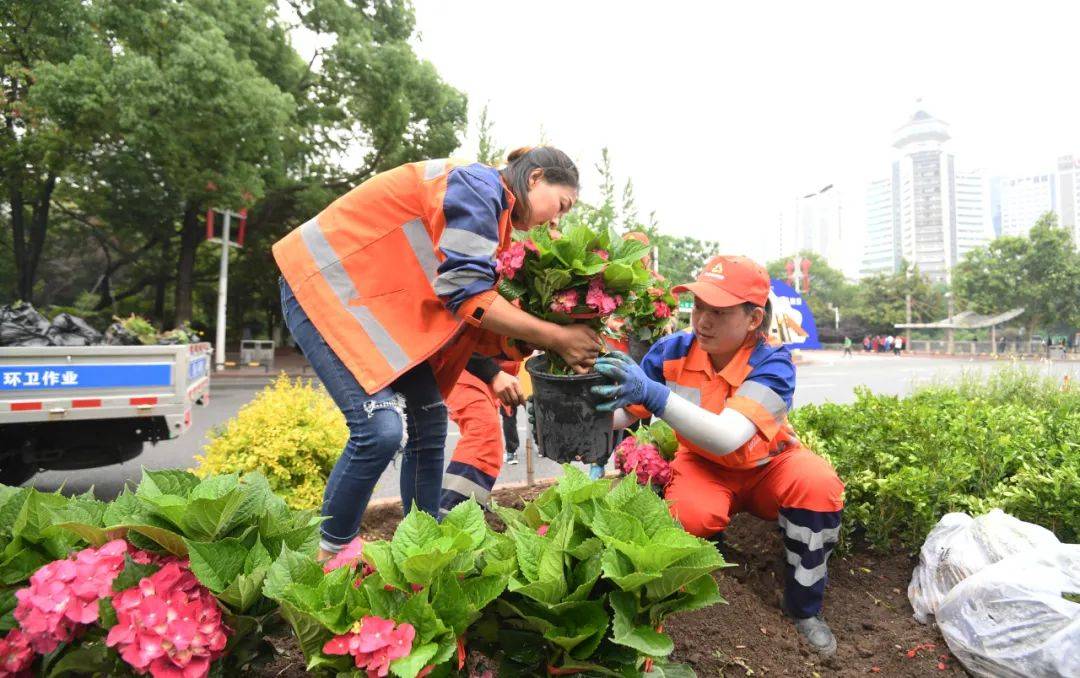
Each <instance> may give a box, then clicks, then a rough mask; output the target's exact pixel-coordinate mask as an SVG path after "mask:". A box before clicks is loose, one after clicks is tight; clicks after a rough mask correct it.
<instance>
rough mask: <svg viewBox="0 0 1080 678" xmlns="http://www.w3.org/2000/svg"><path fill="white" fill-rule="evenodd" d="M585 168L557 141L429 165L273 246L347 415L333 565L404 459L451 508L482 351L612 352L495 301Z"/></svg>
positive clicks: (350, 199) (294, 310)
mask: <svg viewBox="0 0 1080 678" xmlns="http://www.w3.org/2000/svg"><path fill="white" fill-rule="evenodd" d="M577 194H578V170H577V167H576V166H575V165H574V163H573V162H572V161H571V160H570V158H569V157H567V156H566V154H564V153H563V152H561V151H559V150H557V149H554V148H551V147H538V148H532V149H519V150H517V151H514V152H513V153H511V154H510V156H509V158H508V164H507V166H506V167H505V168H503V169H501V170H500V169H494V168H492V167H488V166H486V165H482V164H477V163H474V164H467V163H461V162H456V161H453V160H428V161H424V162H415V163H409V164H406V165H402V166H401V167H398V168H396V169H392V170H389V171H387V172H383V173H381V174H378V175H376V176H374V177H372V178H371V179H368V180H367V181H365V182H364V183H362V184H360V185H359V186H357V187H356V188H354V189H352V190H351V191H349V192H348V193H346V194H345V195H343V196H342V197H340V198H338V199H337V200H335V201H334V202H333V203H331V204H330V205H329V206H328V207H327V208H326V209H324V210H323V211H322V212H321V213H319V215H318V216H316V217H315V218H313V219H311V220H310V221H308V222H307V223H305V224H303V225H302V226H300V227H299V228H297V229H295V230H293V231H292V232H291V233H289V234H288V235H286V236H285V237H284V238H282V239H281V240H280V241H279V242H277V243H276V244H275V245H274V259H275V260H276V261H277V264H278V267H279V268H280V269H281V275H282V279H281V300H282V309H283V312H284V317H285V324H286V325H287V326H288V328H289V331H290V332H291V333H292V335H293V338H294V339H295V340H296V343H297V345H298V346H299V347H300V349H301V350H302V351H303V352H304V355H305V356H306V357H307V359H308V361H309V362H310V363H311V365H312V368H314V370H315V373H316V374H317V375H318V377H319V379H320V380H321V381H322V383H323V385H324V386H325V387H326V390H327V391H328V392H329V394H330V395H331V397H332V398H333V399H334V402H335V403H336V404H337V406H338V407H339V408H341V411H342V413H343V414H344V415H345V421H346V423H347V424H348V427H349V439H348V442H346V444H345V449H344V451H343V452H342V455H341V458H340V459H339V460H338V462H337V464H336V465H335V466H334V469H333V471H332V472H331V474H330V477H329V479H328V480H327V484H326V491H325V493H324V495H323V505H322V515H323V517H324V518H326V520H325V521H324V522H323V524H322V528H321V529H322V539H321V542H320V548H321V554H320V555H321V556H322V557H326V556H327V555H329V554H330V553H334V552H336V551H338V550H340V549H341V548H342V547H343V546H344V545H346V544H348V543H349V542H350V541H351V540H352V539H353V538H355V537H356V535H357V533H358V532H359V530H360V519H361V517H362V516H363V514H364V510H365V508H366V507H367V503H368V500H369V499H370V497H371V493H372V490H373V489H374V487H375V483H376V482H377V481H378V479H379V477H380V476H381V475H382V473H383V471H384V470H385V469H386V467H387V465H388V464H389V463H390V460H391V459H392V458H393V457H394V454H395V453H396V452H397V451H398V450H402V449H404V458H403V461H402V465H401V499H402V503H403V506H404V508H405V510H406V511H408V510H409V508H410V507H411V506H412V505H413V503H414V502H415V504H416V506H418V507H419V508H420V509H422V510H424V511H426V512H428V513H430V514H432V515H436V514H437V512H438V509H439V496H440V488H441V486H442V473H443V449H444V447H445V443H446V430H447V414H446V406H445V405H444V402H443V398H444V397H445V396H446V395H447V394H448V393H449V392H450V390H451V388H452V387H453V385H454V383H455V382H456V381H457V379H458V375H459V374H460V372H461V370H462V368H463V367H464V366H465V363H466V362H467V361H468V359H469V357H470V356H471V355H472V354H473V352H474V351H479V352H484V353H489V354H496V353H498V352H499V349H500V343H499V342H498V340H497V339H498V336H499V335H501V336H503V337H512V338H514V339H519V340H521V341H523V342H525V343H527V344H532V345H534V346H538V347H541V348H546V349H550V350H553V351H555V352H557V353H558V354H559V355H561V356H562V357H563V358H565V359H566V361H567V363H568V364H570V365H571V366H572V367H574V369H576V370H577V371H579V372H584V371H587V370H588V369H589V368H590V367H591V366H592V364H593V362H594V361H595V359H596V357H597V355H598V353H599V348H600V342H599V337H598V336H597V334H596V333H595V332H594V331H593V330H591V329H589V328H587V327H585V326H584V325H566V326H560V325H556V324H554V323H550V322H546V321H544V320H541V319H539V318H536V317H534V316H532V315H529V314H528V313H525V312H524V311H522V310H520V309H518V308H516V307H515V306H512V305H511V304H510V303H509V302H507V301H506V300H505V299H503V298H502V297H500V296H499V295H498V293H497V292H496V290H495V289H494V288H495V284H496V281H497V280H498V275H499V274H498V264H497V255H498V254H499V253H500V251H502V250H503V249H505V248H506V247H507V246H508V245H509V244H510V233H511V230H512V229H515V228H517V229H527V228H531V227H532V226H536V225H539V224H543V223H552V224H558V221H559V219H560V218H561V217H562V216H563V215H564V214H566V212H567V210H569V209H570V208H571V207H572V206H573V205H574V203H575V202H576V200H577Z"/></svg>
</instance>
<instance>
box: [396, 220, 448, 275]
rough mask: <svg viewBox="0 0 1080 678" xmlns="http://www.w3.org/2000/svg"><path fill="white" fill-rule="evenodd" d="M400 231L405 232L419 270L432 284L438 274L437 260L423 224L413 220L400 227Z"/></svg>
mask: <svg viewBox="0 0 1080 678" xmlns="http://www.w3.org/2000/svg"><path fill="white" fill-rule="evenodd" d="M401 230H402V231H404V232H405V237H406V238H408V240H409V247H411V248H412V251H413V254H415V255H416V261H417V262H419V264H420V268H422V269H424V277H426V278H427V279H428V282H430V283H434V282H435V276H436V275H438V273H439V259H438V257H436V256H435V247H434V246H433V245H432V244H431V236H430V235H428V231H427V228H425V227H424V222H423V221H421V220H420V219H413V220H412V221H408V222H406V223H405V224H404V225H402V227H401Z"/></svg>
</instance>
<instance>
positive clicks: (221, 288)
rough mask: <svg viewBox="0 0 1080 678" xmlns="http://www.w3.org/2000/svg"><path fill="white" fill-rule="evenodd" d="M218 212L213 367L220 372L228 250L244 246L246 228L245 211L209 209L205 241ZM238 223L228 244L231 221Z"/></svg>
mask: <svg viewBox="0 0 1080 678" xmlns="http://www.w3.org/2000/svg"><path fill="white" fill-rule="evenodd" d="M215 212H218V213H220V214H221V215H222V216H224V217H225V218H224V219H223V220H222V222H221V265H220V268H219V269H218V304H217V331H216V332H215V333H214V334H215V336H214V365H215V368H216V369H217V370H218V371H219V372H220V371H221V370H223V369H225V304H226V301H227V300H228V298H229V248H230V247H233V246H235V247H243V246H244V231H245V230H246V226H247V210H240V211H239V212H233V211H230V210H225V209H213V208H211V209H209V210H207V212H206V239H207V240H213V238H214V213H215ZM234 218H235V219H238V220H239V221H240V230H239V232H238V233H237V236H238V237H237V238H236V243H235V244H234V243H231V242H229V237H230V235H231V234H230V230H231V229H232V220H233V219H234Z"/></svg>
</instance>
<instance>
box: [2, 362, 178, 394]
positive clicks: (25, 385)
mask: <svg viewBox="0 0 1080 678" xmlns="http://www.w3.org/2000/svg"><path fill="white" fill-rule="evenodd" d="M172 383H173V382H172V365H171V364H170V363H144V364H131V363H119V364H113V365H5V366H2V367H0V391H34V390H40V389H57V388H60V389H71V388H110V387H131V386H172Z"/></svg>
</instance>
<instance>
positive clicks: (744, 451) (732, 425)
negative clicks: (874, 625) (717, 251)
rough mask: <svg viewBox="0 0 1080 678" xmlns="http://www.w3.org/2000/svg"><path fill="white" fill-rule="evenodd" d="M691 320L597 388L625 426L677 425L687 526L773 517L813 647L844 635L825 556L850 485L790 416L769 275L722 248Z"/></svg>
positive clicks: (607, 371) (605, 369) (703, 533)
mask: <svg viewBox="0 0 1080 678" xmlns="http://www.w3.org/2000/svg"><path fill="white" fill-rule="evenodd" d="M673 292H675V293H676V294H679V293H683V292H690V293H693V295H694V310H693V314H692V317H691V327H690V329H688V330H687V331H685V332H679V333H676V334H673V335H671V336H668V337H665V338H663V339H661V340H660V341H658V342H657V343H656V344H654V345H653V347H652V348H651V349H650V350H649V352H648V354H646V356H645V358H644V359H643V360H642V364H641V366H640V367H639V366H638V365H636V364H635V363H634V362H633V361H632V360H630V359H629V358H628V357H626V356H625V355H622V354H616V355H609V356H604V357H601V358H600V360H599V361H597V363H596V369H597V370H598V371H599V372H601V373H602V374H604V375H605V376H607V377H608V378H609V379H610V380H611V381H612V382H614V384H613V385H610V386H595V387H593V391H594V392H595V393H596V394H597V395H599V396H601V397H603V398H607V399H608V400H607V401H606V402H604V403H602V404H601V405H599V406H598V409H605V410H616V409H617V408H625V409H618V411H617V412H616V417H615V421H616V424H615V425H616V427H620V426H625V425H627V424H628V423H629V422H632V421H633V420H634V419H635V418H638V417H643V416H646V415H648V414H650V413H651V414H652V415H653V416H657V417H660V418H661V419H663V420H664V421H666V422H667V423H669V424H671V427H672V428H674V429H675V432H676V433H677V434H678V438H679V450H678V452H677V454H676V456H675V461H674V462H672V470H673V473H672V480H671V483H670V484H669V485H668V487H667V490H666V498H667V499H668V500H669V501H670V503H671V513H672V515H673V516H675V518H676V519H678V520H679V522H681V523H682V525H683V527H684V528H686V530H687V531H688V532H690V533H692V534H694V535H697V536H699V537H704V538H707V539H714V540H716V541H718V542H719V541H720V537H721V536H722V534H723V531H724V528H726V527H727V525H728V522H729V520H730V518H731V516H732V515H733V514H735V513H738V512H740V511H749V512H750V513H752V514H754V515H755V516H757V517H759V518H763V519H765V520H775V521H777V523H778V524H779V527H780V531H781V533H782V535H783V539H784V551H785V556H786V558H787V574H786V580H785V586H784V606H785V608H786V611H787V613H788V614H789V615H790V616H792V617H793V618H794V619H795V626H796V628H797V629H798V631H799V633H800V634H801V635H802V636H803V638H805V639H806V640H807V642H809V643H810V645H812V646H813V647H814V649H815V650H817V651H818V652H820V653H822V654H824V655H831V654H833V653H834V652H835V651H836V639H835V637H834V636H833V634H832V631H830V630H829V627H828V625H827V624H826V623H825V621H824V620H823V619H822V618H821V607H822V599H823V597H824V594H825V581H826V562H827V560H828V558H829V553H830V552H831V551H832V549H833V547H834V546H835V545H836V541H837V538H838V535H839V532H840V514H841V510H842V509H843V498H842V494H843V490H844V485H843V483H841V482H840V479H839V478H838V477H837V475H836V473H835V471H833V469H832V467H831V466H830V465H829V463H828V462H827V461H825V459H823V458H822V457H819V456H818V455H816V454H814V453H813V452H811V451H810V450H808V449H807V448H806V447H804V446H803V445H802V443H800V442H799V440H798V438H796V437H795V433H794V431H793V430H792V429H791V426H790V425H789V424H788V421H787V412H788V409H789V408H790V407H791V401H792V395H793V394H794V392H795V367H794V365H792V362H791V355H790V354H789V353H788V351H787V349H786V348H784V347H782V346H772V345H770V344H769V343H768V341H767V336H768V335H767V331H768V327H769V323H770V317H769V316H770V315H771V314H772V309H771V307H770V304H769V275H768V273H766V271H765V269H764V268H762V267H761V266H760V265H758V264H756V263H755V262H753V261H751V260H750V259H747V258H745V257H726V256H718V257H713V258H712V259H710V260H709V262H708V263H707V264H706V265H705V268H704V269H703V271H702V273H701V274H700V275H699V276H698V278H697V281H696V282H692V283H689V284H686V285H681V286H677V287H675V288H674V289H673Z"/></svg>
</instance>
